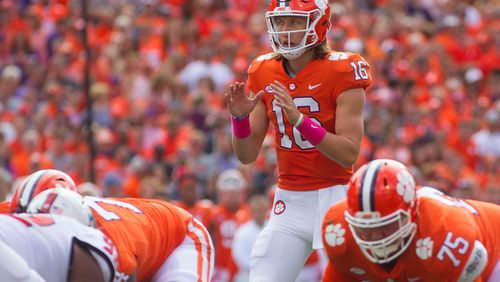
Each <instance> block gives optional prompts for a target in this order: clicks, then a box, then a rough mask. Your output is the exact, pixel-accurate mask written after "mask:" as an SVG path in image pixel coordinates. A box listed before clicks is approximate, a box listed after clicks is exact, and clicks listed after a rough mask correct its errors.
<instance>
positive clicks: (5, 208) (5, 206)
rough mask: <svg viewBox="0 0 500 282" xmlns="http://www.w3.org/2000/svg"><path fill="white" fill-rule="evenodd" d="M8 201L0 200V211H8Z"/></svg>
mask: <svg viewBox="0 0 500 282" xmlns="http://www.w3.org/2000/svg"><path fill="white" fill-rule="evenodd" d="M10 212H11V210H10V201H3V202H0V213H10Z"/></svg>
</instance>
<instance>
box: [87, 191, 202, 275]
mask: <svg viewBox="0 0 500 282" xmlns="http://www.w3.org/2000/svg"><path fill="white" fill-rule="evenodd" d="M84 199H85V203H86V204H87V205H88V206H90V208H91V209H92V213H93V215H94V217H95V220H96V226H97V228H99V229H100V230H101V231H102V232H103V233H105V234H106V235H107V236H108V237H109V238H110V239H111V240H112V241H113V242H114V243H115V245H116V248H117V250H118V254H119V261H118V274H117V275H116V276H115V278H118V279H116V280H120V278H121V280H126V279H127V276H130V275H131V274H132V273H133V272H134V270H135V269H136V268H137V281H148V280H150V279H151V277H152V276H153V275H154V273H155V272H156V271H157V270H158V268H159V267H160V266H161V265H162V264H163V263H164V262H165V260H166V259H167V258H168V256H169V255H170V254H171V253H172V251H173V250H174V249H175V248H176V247H177V246H179V245H180V244H181V243H182V241H183V240H184V239H185V237H186V233H187V225H188V224H189V222H190V221H191V218H192V216H191V215H190V214H189V213H188V212H186V211H184V210H182V209H180V208H178V207H176V206H174V205H172V204H169V203H167V202H164V201H159V200H150V199H135V198H96V197H85V198H84ZM116 280H115V281H116Z"/></svg>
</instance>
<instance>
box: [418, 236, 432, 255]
mask: <svg viewBox="0 0 500 282" xmlns="http://www.w3.org/2000/svg"><path fill="white" fill-rule="evenodd" d="M433 245H434V242H433V241H432V240H431V237H427V238H424V239H419V240H418V241H417V250H416V252H417V256H418V257H419V258H420V259H422V260H426V259H428V258H430V257H432V246H433Z"/></svg>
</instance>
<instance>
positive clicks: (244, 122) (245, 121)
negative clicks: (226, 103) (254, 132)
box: [231, 115, 251, 139]
mask: <svg viewBox="0 0 500 282" xmlns="http://www.w3.org/2000/svg"><path fill="white" fill-rule="evenodd" d="M231 126H232V127H233V135H234V137H236V138H238V139H244V138H247V137H248V136H249V135H250V133H251V130H250V117H249V116H248V115H247V116H246V117H244V118H242V119H237V118H235V117H233V116H232V117H231Z"/></svg>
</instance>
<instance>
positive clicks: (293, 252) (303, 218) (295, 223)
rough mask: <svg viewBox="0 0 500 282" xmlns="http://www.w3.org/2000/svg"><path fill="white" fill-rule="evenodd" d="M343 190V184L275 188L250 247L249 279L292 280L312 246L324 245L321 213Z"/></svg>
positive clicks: (341, 196)
mask: <svg viewBox="0 0 500 282" xmlns="http://www.w3.org/2000/svg"><path fill="white" fill-rule="evenodd" d="M346 191H347V186H346V185H336V186H331V187H327V188H323V189H319V190H314V191H306V192H297V191H289V190H283V189H280V188H277V189H276V193H275V196H274V204H273V210H272V211H271V217H270V219H269V223H268V224H267V225H266V227H265V228H264V230H262V232H261V233H260V234H259V237H258V238H257V241H256V242H255V245H254V247H253V249H252V254H251V256H250V281H251V282H275V281H283V282H293V281H295V279H296V277H297V275H298V273H299V271H300V270H301V269H302V267H303V266H304V263H305V261H306V260H307V258H308V257H309V255H310V254H311V252H312V250H313V249H321V248H322V247H323V243H322V240H321V223H322V221H323V217H324V216H325V213H326V212H327V211H328V208H329V207H330V206H331V205H332V204H334V203H336V202H338V201H340V200H342V199H345V197H346Z"/></svg>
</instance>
